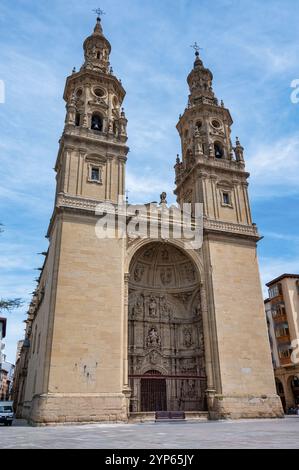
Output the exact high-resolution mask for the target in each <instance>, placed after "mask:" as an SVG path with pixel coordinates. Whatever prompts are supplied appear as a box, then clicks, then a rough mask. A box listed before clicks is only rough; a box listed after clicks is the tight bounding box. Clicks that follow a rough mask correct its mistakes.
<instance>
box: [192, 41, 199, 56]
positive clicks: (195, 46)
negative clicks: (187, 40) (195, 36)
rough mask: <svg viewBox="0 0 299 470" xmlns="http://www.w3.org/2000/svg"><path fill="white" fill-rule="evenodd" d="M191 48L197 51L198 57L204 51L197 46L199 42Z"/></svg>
mask: <svg viewBox="0 0 299 470" xmlns="http://www.w3.org/2000/svg"><path fill="white" fill-rule="evenodd" d="M190 47H192V49H194V50H195V54H196V55H199V51H202V48H201V47H199V45H198V44H197V42H195V43H194V44H193V46H190Z"/></svg>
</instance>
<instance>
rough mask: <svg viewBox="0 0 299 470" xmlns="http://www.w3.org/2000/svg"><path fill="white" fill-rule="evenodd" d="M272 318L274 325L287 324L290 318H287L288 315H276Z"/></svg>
mask: <svg viewBox="0 0 299 470" xmlns="http://www.w3.org/2000/svg"><path fill="white" fill-rule="evenodd" d="M272 316H273V321H274V323H276V324H278V323H287V322H288V317H287V315H286V314H283V315H276V316H274V315H273V314H272Z"/></svg>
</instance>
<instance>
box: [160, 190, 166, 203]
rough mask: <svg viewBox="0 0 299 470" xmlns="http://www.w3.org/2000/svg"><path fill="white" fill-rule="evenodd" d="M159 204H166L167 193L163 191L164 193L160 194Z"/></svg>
mask: <svg viewBox="0 0 299 470" xmlns="http://www.w3.org/2000/svg"><path fill="white" fill-rule="evenodd" d="M160 204H161V206H162V205H166V204H167V193H165V192H164V193H162V194H161V196H160Z"/></svg>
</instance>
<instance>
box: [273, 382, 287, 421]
mask: <svg viewBox="0 0 299 470" xmlns="http://www.w3.org/2000/svg"><path fill="white" fill-rule="evenodd" d="M275 384H276V391H277V395H279V397H280V399H281V403H282V406H283V409H284V412H285V413H286V411H287V405H286V398H285V393H284V388H283V384H282V382H281V381H280V380H279V379H277V378H276V379H275Z"/></svg>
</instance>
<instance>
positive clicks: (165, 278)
mask: <svg viewBox="0 0 299 470" xmlns="http://www.w3.org/2000/svg"><path fill="white" fill-rule="evenodd" d="M161 281H162V284H163V285H164V286H168V285H169V284H171V282H172V270H171V268H164V269H162V270H161Z"/></svg>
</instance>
